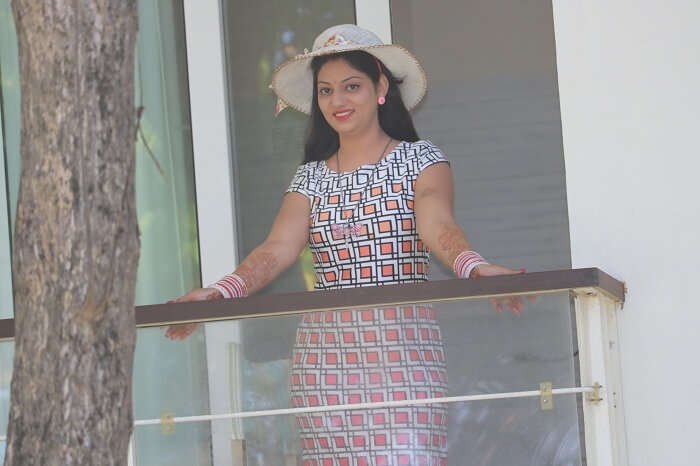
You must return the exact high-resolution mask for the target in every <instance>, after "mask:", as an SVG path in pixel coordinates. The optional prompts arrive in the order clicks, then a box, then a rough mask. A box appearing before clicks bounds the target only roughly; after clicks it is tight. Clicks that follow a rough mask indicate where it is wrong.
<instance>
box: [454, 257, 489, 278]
mask: <svg viewBox="0 0 700 466" xmlns="http://www.w3.org/2000/svg"><path fill="white" fill-rule="evenodd" d="M479 265H488V262H486V261H485V260H484V258H483V257H481V256H480V255H479V254H478V253H476V252H474V251H463V252H461V253H460V254H459V255H458V256H457V257H456V258H455V262H454V265H453V266H452V270H454V273H455V275H457V277H459V278H469V277H470V276H471V274H472V271H473V270H474V269H475V268H476V267H478V266H479Z"/></svg>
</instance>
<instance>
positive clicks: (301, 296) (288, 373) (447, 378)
mask: <svg viewBox="0 0 700 466" xmlns="http://www.w3.org/2000/svg"><path fill="white" fill-rule="evenodd" d="M623 299H624V293H623V285H622V284H621V283H620V282H618V281H616V280H614V279H612V278H610V277H609V276H607V275H606V274H605V273H603V272H601V271H599V270H598V269H581V270H567V271H558V272H542V273H531V274H524V275H520V276H511V277H494V278H487V279H479V280H470V281H465V280H448V281H440V282H430V283H424V284H417V285H396V286H384V287H375V288H361V289H354V290H342V291H332V292H325V291H324V292H311V293H297V294H288V295H275V296H256V297H250V298H245V299H239V300H230V301H218V302H200V303H182V304H170V305H158V306H143V307H139V308H137V313H136V316H137V325H138V326H139V327H140V328H139V329H138V339H143V338H144V336H145V335H146V334H150V337H151V338H153V337H154V336H157V335H160V336H162V338H163V345H164V346H163V348H164V351H161V352H159V355H160V356H159V357H160V358H161V359H162V360H161V361H160V362H158V361H156V363H154V361H153V360H152V358H149V355H146V354H141V353H140V352H139V347H138V345H139V344H138V339H137V351H136V354H137V357H136V361H135V378H134V387H135V390H134V391H135V400H134V402H135V407H134V410H135V419H136V423H135V429H134V438H133V442H132V445H131V453H130V464H133V465H139V466H141V465H166V464H167V465H180V464H182V465H212V466H219V465H226V466H228V465H232V464H233V465H266V466H267V465H285V466H286V465H297V464H302V465H306V464H309V465H312V464H315V465H319V466H321V465H325V464H332V465H339V464H348V465H357V464H367V465H373V464H376V465H379V464H387V465H399V464H411V465H413V464H415V465H418V464H429V465H432V464H449V465H499V466H501V465H543V464H552V465H585V464H589V465H592V464H615V465H623V464H626V454H625V446H624V426H623V424H622V413H621V410H622V400H621V398H620V395H619V393H620V386H619V367H618V364H619V363H618V356H617V353H616V351H617V345H616V344H615V342H616V335H617V334H616V327H615V319H616V317H615V316H616V311H617V310H618V309H619V308H620V307H621V304H622V302H623ZM518 300H519V301H520V302H522V310H521V312H520V313H519V314H514V313H511V312H507V311H506V312H503V313H499V312H497V310H496V305H495V303H496V302H497V303H500V304H502V306H503V307H504V308H506V309H507V308H508V305H509V304H513V303H515V302H516V301H518ZM184 322H201V323H203V325H202V326H201V327H200V328H199V329H198V330H197V331H195V332H194V333H193V334H192V335H190V336H189V337H188V338H197V339H201V341H202V342H201V344H202V346H203V347H204V348H206V350H205V351H202V352H201V354H198V355H195V356H193V355H192V354H189V353H187V354H185V353H179V352H178V349H179V348H178V347H179V346H180V347H181V346H182V343H181V342H180V341H171V340H168V339H166V338H165V333H166V331H167V328H168V327H169V326H170V325H173V324H174V323H184ZM10 324H11V322H9V321H4V322H2V323H0V337H5V338H9V337H11V335H9V336H8V333H11V331H10V330H8V328H10V327H11V325H10ZM2 332H4V334H3V333H2ZM11 352H12V342H11V341H5V342H2V343H0V361H2V364H3V366H2V368H1V369H0V416H2V419H0V422H2V423H3V424H0V436H4V435H5V424H4V423H6V420H7V412H8V409H7V405H8V402H9V379H10V377H9V372H10V368H8V364H9V362H11V356H10V354H11ZM163 355H165V356H163ZM185 366H187V367H188V370H189V371H190V372H191V373H195V374H198V376H197V377H195V378H193V379H192V380H190V381H188V383H191V384H192V385H193V387H195V388H197V389H198V390H196V391H198V392H200V393H207V394H208V397H207V399H206V400H187V399H180V398H179V396H178V393H180V392H183V387H182V386H181V385H180V384H167V383H166V384H164V383H159V384H157V385H158V386H160V387H162V386H169V388H168V389H167V390H164V391H162V392H161V393H149V392H148V387H149V386H155V385H156V384H154V383H153V380H154V378H160V379H161V380H163V379H165V380H166V381H167V380H170V379H176V377H173V374H177V371H178V370H182V368H183V367H185ZM192 367H197V368H199V369H200V370H194V371H193V370H192ZM184 391H187V392H192V390H190V389H189V387H188V390H184ZM139 397H142V399H139ZM201 406H207V407H208V409H206V410H202V409H201ZM198 410H199V411H198Z"/></svg>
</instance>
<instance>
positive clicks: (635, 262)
mask: <svg viewBox="0 0 700 466" xmlns="http://www.w3.org/2000/svg"><path fill="white" fill-rule="evenodd" d="M698 18H700V3H699V2H697V0H672V1H669V2H658V1H656V0H618V1H615V2H609V1H606V0H587V1H585V2H583V1H570V0H554V22H555V33H556V46H557V60H558V71H559V87H560V99H561V113H562V125H563V138H564V153H565V164H566V173H567V177H566V183H567V196H568V208H569V222H570V234H571V253H572V265H573V267H587V266H598V267H601V268H603V269H604V270H606V271H607V272H610V273H612V274H613V275H615V276H616V277H617V278H619V279H622V280H624V281H626V282H627V286H628V288H629V294H628V296H627V303H626V305H625V307H624V310H623V312H622V314H621V327H620V343H621V353H622V370H623V385H624V387H623V394H624V397H625V403H626V406H625V410H626V416H625V417H626V424H627V437H628V450H629V458H630V464H631V465H635V466H641V465H689V464H698V463H697V461H698V457H699V456H700V442H698V441H697V437H698V434H699V433H700V429H699V428H698V424H697V422H696V420H697V419H698V418H700V402H699V401H698V398H697V396H698V394H697V389H698V387H700V375H699V371H698V370H697V366H698V363H697V360H696V357H695V353H696V351H694V350H696V349H697V335H698V334H699V333H698V328H699V327H700V312H699V311H698V306H697V298H696V297H695V293H693V285H695V283H694V282H695V281H697V280H700V271H699V270H700V269H699V268H698V263H699V262H700V252H699V249H698V245H697V237H698V236H699V235H700V215H699V213H700V212H699V210H700V209H699V208H698V194H697V176H698V172H699V171H700V163H699V162H698V155H700V149H698V129H699V128H700V85H698V83H700V60H699V59H698V56H700V28H698V26H697V25H698Z"/></svg>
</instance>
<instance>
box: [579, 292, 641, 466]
mask: <svg viewBox="0 0 700 466" xmlns="http://www.w3.org/2000/svg"><path fill="white" fill-rule="evenodd" d="M574 302H575V312H576V332H577V336H578V351H579V363H580V376H581V385H582V386H593V385H595V384H596V383H598V384H600V385H601V387H600V392H599V394H600V396H599V397H596V395H595V394H593V396H591V395H584V397H583V417H584V426H585V441H586V460H587V461H586V462H587V464H588V465H589V466H627V464H628V463H627V447H626V441H625V426H624V422H625V421H624V410H623V404H622V386H621V380H620V379H621V378H620V356H619V351H618V350H619V348H618V346H619V342H618V333H617V315H616V312H617V311H618V310H619V309H620V303H618V302H615V301H613V300H612V299H611V298H609V297H608V296H607V295H605V294H603V293H602V292H600V291H599V290H596V289H594V288H583V289H579V290H576V291H575V292H574Z"/></svg>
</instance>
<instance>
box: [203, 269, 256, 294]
mask: <svg viewBox="0 0 700 466" xmlns="http://www.w3.org/2000/svg"><path fill="white" fill-rule="evenodd" d="M209 288H216V289H217V290H219V293H221V294H222V295H223V296H224V298H226V299H228V298H243V297H246V296H248V287H247V286H246V284H245V281H243V279H242V278H241V277H240V275H237V274H235V273H231V274H228V275H226V276H225V277H223V278H222V279H221V280H219V281H218V282H216V283H214V284H213V285H211V286H209Z"/></svg>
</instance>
